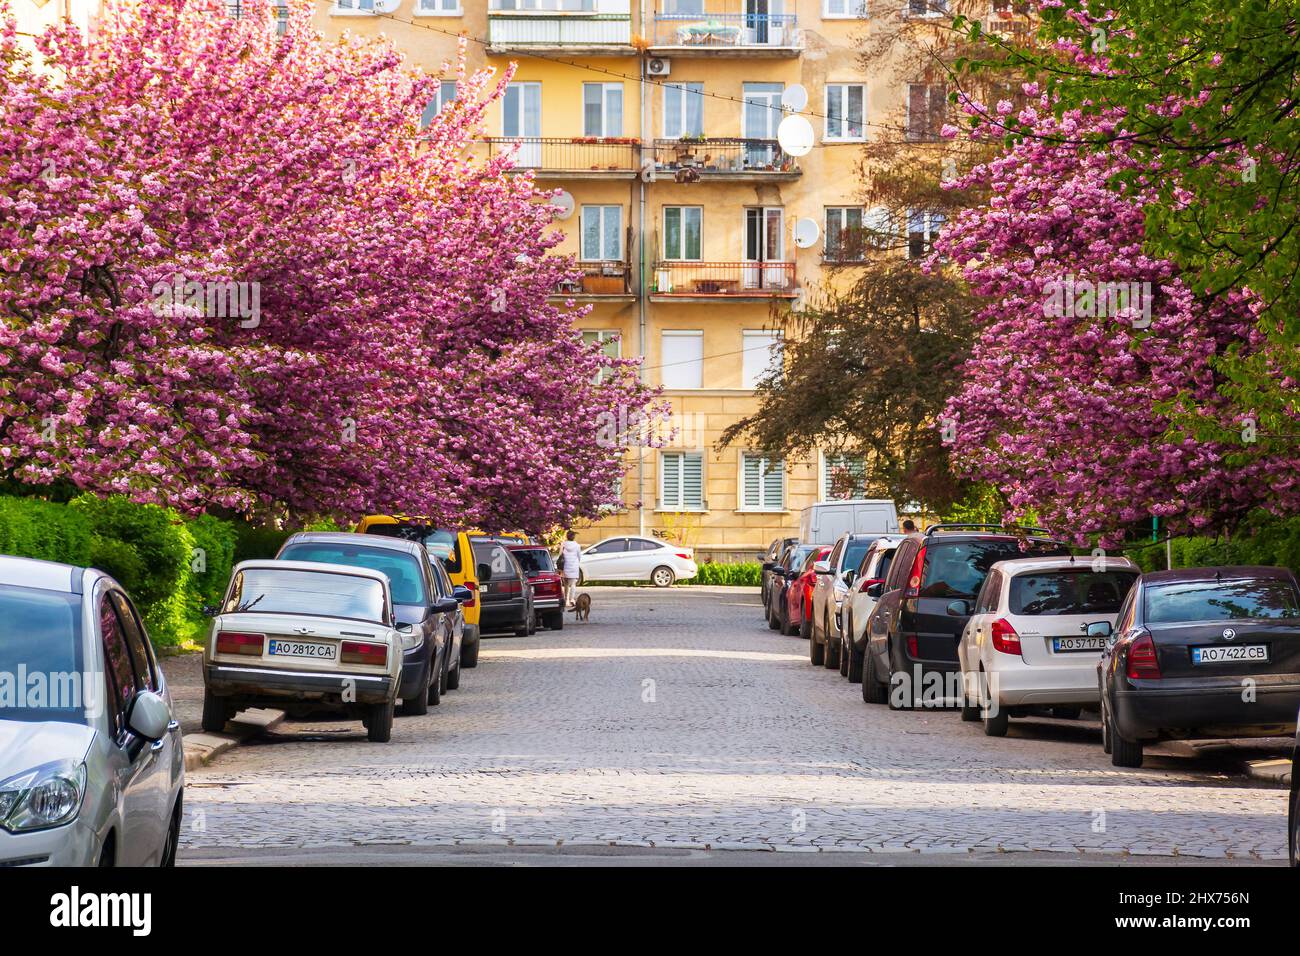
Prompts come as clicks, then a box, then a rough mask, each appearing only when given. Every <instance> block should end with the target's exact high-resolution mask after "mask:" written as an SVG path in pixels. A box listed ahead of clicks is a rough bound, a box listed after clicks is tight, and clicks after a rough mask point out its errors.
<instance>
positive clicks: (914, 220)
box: [907, 211, 944, 259]
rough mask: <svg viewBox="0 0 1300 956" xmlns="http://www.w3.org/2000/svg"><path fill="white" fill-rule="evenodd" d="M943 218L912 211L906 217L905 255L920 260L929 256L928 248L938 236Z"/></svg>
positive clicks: (939, 215) (933, 213)
mask: <svg viewBox="0 0 1300 956" xmlns="http://www.w3.org/2000/svg"><path fill="white" fill-rule="evenodd" d="M943 223H944V217H943V215H942V214H941V213H937V212H917V211H913V212H912V213H911V214H910V215H909V216H908V217H907V255H908V257H909V258H912V259H920V258H922V257H924V256H927V255H929V253H930V246H931V244H932V243H933V242H934V240H935V239H936V238H938V236H939V230H940V229H941V228H942V227H943Z"/></svg>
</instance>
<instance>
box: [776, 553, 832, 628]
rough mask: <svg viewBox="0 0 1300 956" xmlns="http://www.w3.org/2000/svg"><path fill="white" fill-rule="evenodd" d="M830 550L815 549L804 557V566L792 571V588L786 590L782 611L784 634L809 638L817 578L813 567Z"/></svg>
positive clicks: (801, 565)
mask: <svg viewBox="0 0 1300 956" xmlns="http://www.w3.org/2000/svg"><path fill="white" fill-rule="evenodd" d="M830 550H831V549H830V548H814V549H813V550H811V551H809V552H808V554H807V555H806V556H805V557H804V559H803V563H802V564H800V565H798V566H796V567H794V568H792V569H791V570H790V572H789V573H790V586H789V587H787V588H786V589H785V601H784V602H783V607H782V609H781V633H782V634H788V635H790V636H792V637H793V636H794V635H795V634H798V635H799V636H800V637H803V638H807V637H808V629H809V627H810V624H809V620H808V609H809V607H810V605H811V604H812V589H813V582H814V581H815V580H816V578H817V575H816V573H815V572H814V571H813V565H815V564H816V563H817V562H818V561H819V560H820V559H822V558H824V557H826V555H827V554H829V553H830Z"/></svg>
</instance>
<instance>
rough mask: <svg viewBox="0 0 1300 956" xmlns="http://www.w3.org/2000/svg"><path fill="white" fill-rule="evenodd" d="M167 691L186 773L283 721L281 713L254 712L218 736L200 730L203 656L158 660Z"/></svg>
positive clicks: (243, 714) (245, 712)
mask: <svg viewBox="0 0 1300 956" xmlns="http://www.w3.org/2000/svg"><path fill="white" fill-rule="evenodd" d="M158 663H159V664H160V665H161V666H162V669H163V674H165V675H166V677H167V687H168V689H169V690H170V691H171V694H172V704H173V706H175V708H176V717H177V719H178V720H180V722H181V736H182V738H183V739H184V742H185V769H186V770H193V769H194V768H195V767H201V766H203V765H204V764H207V763H209V762H210V761H212V760H214V759H215V758H216V757H218V756H220V755H221V754H223V753H225V752H226V751H227V750H230V749H231V748H232V747H238V746H239V745H240V744H241V743H243V742H244V741H245V740H247V739H248V738H249V737H253V736H255V735H257V734H261V733H265V732H266V731H268V730H274V729H275V728H276V727H278V726H279V725H280V722H281V721H283V720H284V711H282V710H269V709H263V708H253V709H250V710H243V711H240V712H239V714H237V715H236V716H235V719H234V720H232V721H230V722H229V723H228V724H226V729H225V731H224V732H223V733H220V734H209V733H205V732H204V730H203V723H202V721H203V654H202V653H200V652H198V651H189V652H186V653H182V654H173V655H165V656H161V657H160V658H159V661H158Z"/></svg>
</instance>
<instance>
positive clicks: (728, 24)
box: [654, 12, 799, 50]
mask: <svg viewBox="0 0 1300 956" xmlns="http://www.w3.org/2000/svg"><path fill="white" fill-rule="evenodd" d="M654 32H655V36H654V45H655V46H657V47H680V48H684V49H691V48H692V47H699V48H702V49H709V50H716V49H718V48H727V47H740V48H744V47H784V48H791V47H797V46H798V45H799V18H798V16H797V15H795V14H793V13H707V12H706V13H661V12H656V13H655V31H654Z"/></svg>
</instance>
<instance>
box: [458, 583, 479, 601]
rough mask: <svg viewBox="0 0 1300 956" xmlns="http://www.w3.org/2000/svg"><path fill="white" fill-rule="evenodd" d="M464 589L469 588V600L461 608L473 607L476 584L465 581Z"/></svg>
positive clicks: (476, 590)
mask: <svg viewBox="0 0 1300 956" xmlns="http://www.w3.org/2000/svg"><path fill="white" fill-rule="evenodd" d="M465 587H467V588H469V600H468V601H466V602H465V603H464V604H462V605H461V607H473V606H474V600H475V598H477V597H478V582H476V581H466V582H465Z"/></svg>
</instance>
